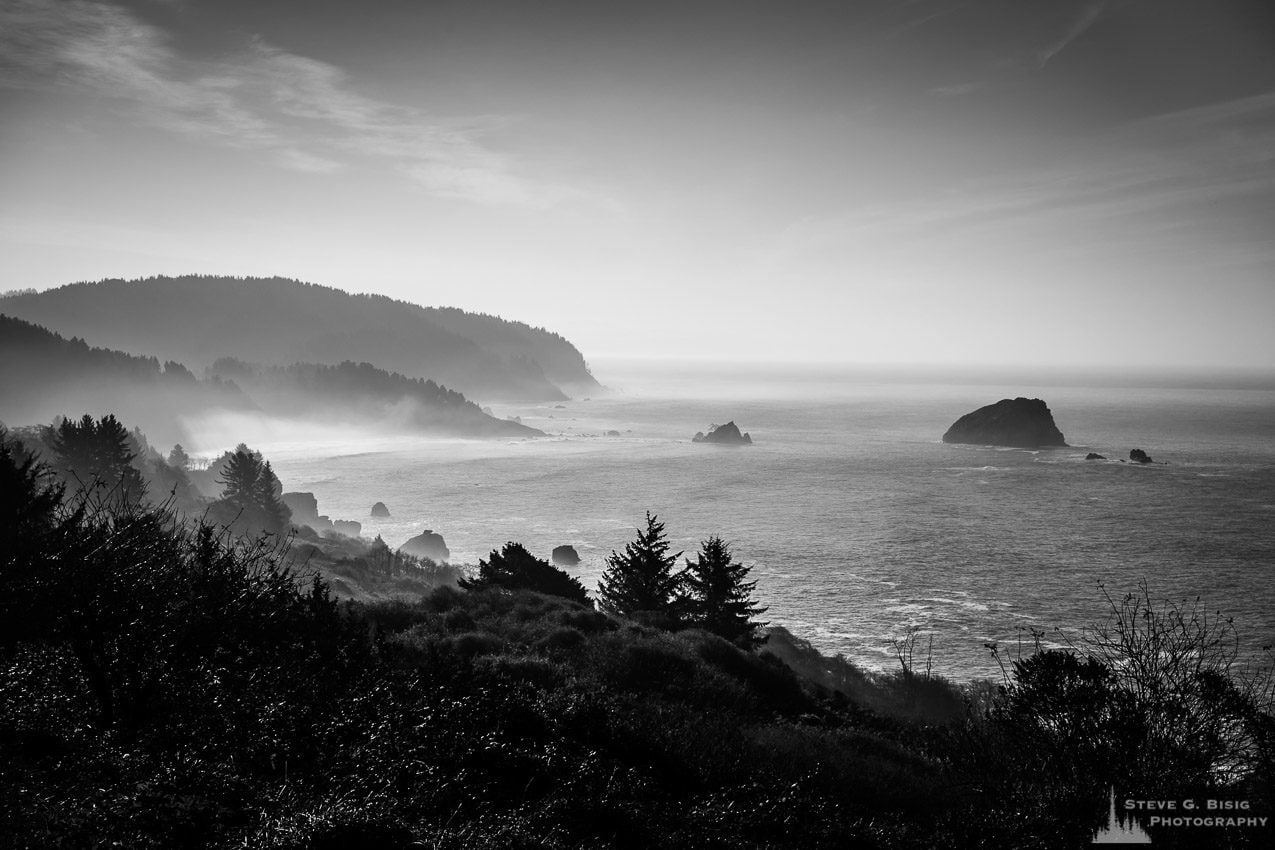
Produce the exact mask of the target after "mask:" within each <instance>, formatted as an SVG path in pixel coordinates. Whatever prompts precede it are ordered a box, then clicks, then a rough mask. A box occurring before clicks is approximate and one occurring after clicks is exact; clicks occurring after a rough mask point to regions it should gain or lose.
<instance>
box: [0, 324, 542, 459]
mask: <svg viewBox="0 0 1275 850" xmlns="http://www.w3.org/2000/svg"><path fill="white" fill-rule="evenodd" d="M218 366H219V368H217V369H209V370H208V372H209V374H208V376H207V377H205V378H203V379H200V378H197V377H195V375H194V374H193V373H192V372H191V371H190V370H189V369H187V368H186V367H185V366H184V365H182V364H181V363H177V362H175V361H168V362H166V363H165V364H163V365H162V366H161V365H160V362H159V360H157V359H156V358H154V357H139V356H136V355H133V354H127V353H125V352H123V351H115V350H112V349H108V348H94V347H91V346H89V344H88V343H86V342H85V341H84V340H82V339H79V338H74V339H69V340H68V339H65V338H63V337H62V336H60V335H58V334H56V333H53V332H52V331H49V330H47V329H45V328H42V327H39V326H38V325H33V324H31V323H29V322H24V321H22V320H21V319H14V318H11V317H9V316H4V315H2V314H0V421H3V422H5V423H7V424H10V425H19V424H31V423H37V422H48V421H51V420H52V419H53V418H54V417H56V416H59V415H70V416H74V415H78V414H82V413H84V412H86V411H92V412H95V413H101V412H105V411H111V412H117V413H118V415H119V416H120V417H121V418H123V419H124V420H126V421H129V422H133V423H136V424H137V425H138V426H139V427H140V428H141V429H142V430H143V431H145V432H146V433H147V434H149V435H150V436H151V438H152V439H154V440H156V441H157V442H158V443H159V444H161V445H167V444H171V443H174V442H187V441H188V440H189V437H190V435H189V434H188V433H187V431H188V429H187V425H186V423H189V422H194V421H198V420H200V419H201V418H203V417H206V416H208V415H209V414H212V413H215V412H223V413H224V412H241V413H242V412H253V413H259V414H264V415H273V416H279V417H284V418H288V419H294V418H296V417H298V416H306V417H310V418H312V419H313V420H314V421H340V422H343V423H348V424H351V425H354V426H359V425H369V426H373V425H374V426H375V427H377V428H380V429H382V430H383V429H386V428H389V429H391V430H397V431H402V432H406V433H428V434H440V435H447V436H460V437H534V436H538V435H540V433H541V432H539V431H537V430H536V429H534V428H528V427H526V426H525V425H520V424H518V423H517V422H509V421H505V420H501V419H496V418H494V417H492V416H488V415H487V414H485V413H483V412H482V410H481V409H479V407H478V406H477V405H476V404H474V403H473V402H471V401H468V400H467V399H466V398H465V397H464V396H463V395H461V394H460V393H458V392H456V391H454V390H450V389H448V388H447V387H445V386H440V385H439V384H436V383H434V382H433V381H429V380H421V379H418V378H408V377H405V376H404V375H400V374H398V373H390V372H386V371H384V370H383V369H377V368H376V367H374V366H372V365H370V364H368V363H358V364H355V363H351V362H348V361H347V362H343V363H341V364H339V365H336V366H325V365H320V364H315V363H296V364H293V365H291V366H287V367H260V366H250V365H248V364H245V363H243V362H241V361H237V360H229V359H223V360H221V361H219V364H218Z"/></svg>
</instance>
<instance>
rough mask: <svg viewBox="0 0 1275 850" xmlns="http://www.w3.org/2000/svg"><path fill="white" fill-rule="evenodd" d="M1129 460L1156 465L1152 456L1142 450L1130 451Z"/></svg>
mask: <svg viewBox="0 0 1275 850" xmlns="http://www.w3.org/2000/svg"><path fill="white" fill-rule="evenodd" d="M1129 460H1131V461H1133V462H1134V463H1155V461H1153V460H1152V459H1151V455H1149V454H1147V453H1146V452H1144V451H1143V450H1142V449H1133V450H1132V451H1130V452H1129Z"/></svg>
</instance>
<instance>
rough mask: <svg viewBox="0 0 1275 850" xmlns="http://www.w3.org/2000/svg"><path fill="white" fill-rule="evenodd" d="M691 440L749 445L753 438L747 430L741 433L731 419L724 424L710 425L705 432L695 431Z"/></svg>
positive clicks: (723, 444)
mask: <svg viewBox="0 0 1275 850" xmlns="http://www.w3.org/2000/svg"><path fill="white" fill-rule="evenodd" d="M691 442H693V443H716V444H718V445H721V446H751V445H752V443H753V438H752V437H750V436H749V435H748V433H747V432H745V433H743V434H741V433H740V432H739V426H738V425H736V424H735V423H734V422H733V421H731V422H727V423H726V424H725V425H710V426H709V429H708V433H707V434H705V433H704V432H703V431H697V432H695V436H694V437H692V438H691Z"/></svg>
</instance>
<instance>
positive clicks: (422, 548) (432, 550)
mask: <svg viewBox="0 0 1275 850" xmlns="http://www.w3.org/2000/svg"><path fill="white" fill-rule="evenodd" d="M398 548H399V551H400V552H406V553H407V554H409V555H415V556H416V557H418V558H429V559H430V560H431V561H446V560H447V559H448V558H450V557H451V556H452V553H451V552H450V551H449V550H448V548H447V543H446V542H444V541H443V535H441V534H438V533H436V532H434V531H432V530H430V529H428V528H427V529H425V530H424V531H422V532H421V533H420V534H418V535H416V536H415V537H413V538H412V539H411V540H409V541H407V542H406V543H404V544H403V545H402V546H400V547H398Z"/></svg>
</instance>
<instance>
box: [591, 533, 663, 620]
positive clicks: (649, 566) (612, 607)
mask: <svg viewBox="0 0 1275 850" xmlns="http://www.w3.org/2000/svg"><path fill="white" fill-rule="evenodd" d="M669 548H670V547H669V542H668V539H667V538H666V537H665V536H664V523H662V522H660V521H659V519H658V517H655V516H652V515H651V512H650V511H647V512H646V529H645V530H642V529H638V535H637V539H636V540H635V541H633V542H632V543H628V544H626V545H625V547H624V554H619V553H618V552H615V551H612V552H611V554H610V555H609V556H608V557H607V559H606V564H607V567H606V570H605V571H604V572H603V573H602V581H601V582H600V583H599V584H598V607H600V608H601V609H602V610H603V611H606V612H607V613H609V614H619V615H622V616H631V615H633V614H635V613H637V612H639V611H644V612H657V613H661V614H674V615H675V614H676V608H677V595H678V593H677V592H678V588H679V587H680V586H681V581H682V577H681V573H679V572H675V571H674V566H675V565H676V564H677V559H678V558H680V557H682V553H681V552H678V553H677V554H676V555H670V554H668V550H669Z"/></svg>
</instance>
